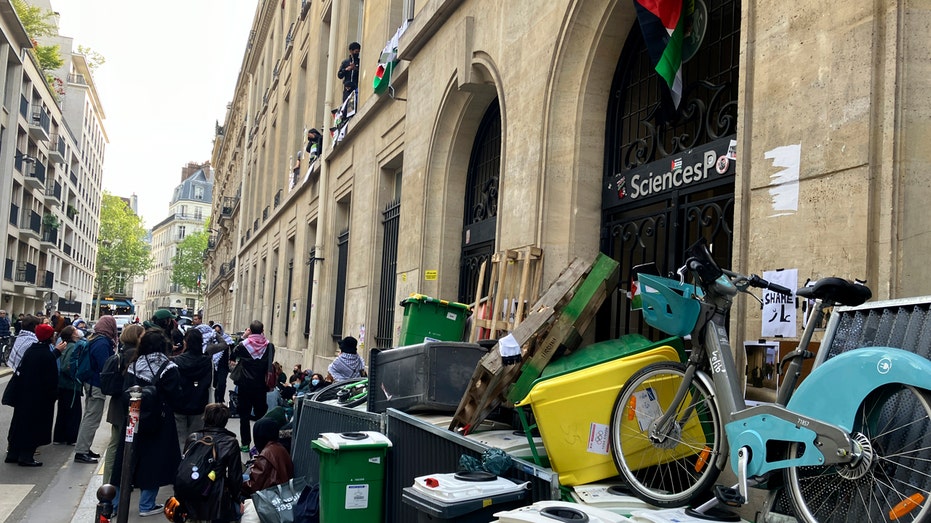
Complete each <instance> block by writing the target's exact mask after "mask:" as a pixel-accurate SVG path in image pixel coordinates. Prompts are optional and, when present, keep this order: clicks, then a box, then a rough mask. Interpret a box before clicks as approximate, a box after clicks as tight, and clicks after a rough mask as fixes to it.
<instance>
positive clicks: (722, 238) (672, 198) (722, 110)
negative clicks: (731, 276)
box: [597, 0, 740, 339]
mask: <svg viewBox="0 0 931 523" xmlns="http://www.w3.org/2000/svg"><path fill="white" fill-rule="evenodd" d="M696 3H703V4H705V5H707V11H708V18H707V20H708V22H707V28H706V32H705V37H704V40H703V42H702V44H701V47H700V48H699V49H698V51H697V53H696V54H695V56H694V57H693V58H692V59H691V60H689V61H688V62H686V63H685V64H684V65H683V85H684V89H683V96H682V101H681V103H680V105H679V107H678V108H675V107H674V106H673V105H672V101H671V99H670V97H669V93H668V89H667V88H666V86H665V83H663V81H662V79H661V78H660V77H659V75H658V74H657V73H656V72H655V71H654V70H653V66H652V63H651V61H650V57H649V54H648V52H647V49H646V46H645V45H644V42H643V36H642V34H641V33H640V26H639V25H638V24H637V23H636V22H634V25H633V27H632V29H631V31H630V34H629V36H628V38H627V41H626V42H625V44H624V49H623V50H622V52H621V58H620V60H619V62H618V66H617V69H616V70H615V75H614V82H613V85H612V89H611V92H612V93H613V96H612V97H611V99H610V100H609V102H608V115H607V123H606V130H605V144H606V147H605V172H604V177H605V183H606V184H607V183H610V182H611V181H612V180H615V179H616V177H617V176H618V175H623V174H624V173H626V172H628V171H630V170H632V169H636V168H638V167H641V166H643V165H645V164H648V163H650V162H654V161H657V160H663V159H664V158H666V157H672V159H674V158H675V157H676V156H677V155H679V154H680V153H683V152H684V151H688V150H690V149H692V148H695V147H699V146H702V145H704V144H708V143H710V142H714V141H716V140H719V139H721V138H726V137H728V136H730V135H733V134H734V133H735V132H736V121H737V85H738V82H737V80H738V73H739V70H738V58H739V51H740V47H739V46H740V1H739V0H725V1H722V2H709V1H707V0H705V1H704V2H696ZM733 194H734V188H733V178H730V177H727V178H710V179H709V180H708V181H706V182H703V183H701V184H693V185H692V186H683V187H681V188H679V189H675V190H671V191H668V192H665V193H662V194H658V195H654V196H648V197H644V198H641V199H640V200H631V199H622V200H620V202H618V201H608V200H605V202H604V203H603V205H602V208H603V210H602V230H601V249H602V251H603V252H605V253H606V254H608V255H610V256H611V257H612V258H614V259H615V260H618V261H619V262H620V264H621V279H620V281H621V284H620V285H619V287H620V289H619V292H617V293H616V294H614V295H612V296H611V299H610V300H608V301H607V302H606V306H604V307H602V310H601V311H600V312H599V317H598V322H597V328H598V334H597V335H598V336H599V338H600V339H607V338H613V337H617V336H620V335H622V334H625V333H631V332H644V331H645V330H647V329H648V327H647V326H646V325H645V324H643V323H641V316H640V314H639V313H633V314H632V313H631V311H630V304H629V302H628V300H627V297H626V292H625V291H626V290H627V289H628V285H629V279H630V277H631V273H632V271H631V269H632V268H633V267H634V266H636V265H639V264H642V263H648V262H655V263H656V265H657V268H658V269H659V271H660V273H666V272H668V271H672V270H675V269H676V268H678V267H679V266H680V265H682V263H683V260H682V257H683V252H684V250H685V248H687V247H688V246H689V245H690V244H691V243H693V242H694V241H696V240H697V239H698V238H699V237H700V236H703V237H705V238H707V239H708V240H709V242H710V243H711V244H712V246H713V248H714V255H715V259H716V261H717V262H718V263H719V264H721V265H722V266H725V267H729V266H730V260H731V250H732V244H733V232H732V229H733V227H732V225H733V222H734V196H733Z"/></svg>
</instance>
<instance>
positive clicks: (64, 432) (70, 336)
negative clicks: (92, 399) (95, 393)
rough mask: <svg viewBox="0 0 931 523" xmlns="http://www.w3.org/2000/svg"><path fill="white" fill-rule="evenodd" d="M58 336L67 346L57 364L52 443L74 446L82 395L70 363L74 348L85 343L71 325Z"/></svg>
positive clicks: (79, 422)
mask: <svg viewBox="0 0 931 523" xmlns="http://www.w3.org/2000/svg"><path fill="white" fill-rule="evenodd" d="M59 335H60V336H61V341H63V342H65V343H66V344H67V345H66V347H65V350H64V352H62V353H61V359H60V360H59V362H58V412H57V414H56V416H55V429H54V431H53V432H52V441H53V442H55V443H58V444H60V445H74V444H75V442H77V441H78V429H79V428H80V427H81V397H82V396H83V395H84V394H83V393H82V392H81V391H82V387H81V383H80V382H79V381H77V380H76V379H74V373H73V372H72V369H71V365H70V363H71V355H72V354H73V353H74V351H75V347H77V346H78V344H84V343H86V342H85V341H84V333H83V332H81V331H80V330H78V329H76V328H74V326H72V325H67V326H66V327H65V328H64V329H62V330H61V332H60V333H59Z"/></svg>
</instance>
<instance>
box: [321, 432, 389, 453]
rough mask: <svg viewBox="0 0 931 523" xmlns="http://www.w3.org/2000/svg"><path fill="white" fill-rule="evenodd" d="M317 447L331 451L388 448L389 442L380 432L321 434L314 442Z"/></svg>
mask: <svg viewBox="0 0 931 523" xmlns="http://www.w3.org/2000/svg"><path fill="white" fill-rule="evenodd" d="M314 443H316V444H317V445H319V446H321V447H324V448H329V449H333V450H339V449H346V448H352V447H355V448H365V447H390V446H391V440H389V439H388V437H387V436H385V435H384V434H382V433H380V432H373V431H363V432H323V433H321V434H320V437H319V438H318V439H316V440H314Z"/></svg>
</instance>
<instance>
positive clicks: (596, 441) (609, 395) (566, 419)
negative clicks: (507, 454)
mask: <svg viewBox="0 0 931 523" xmlns="http://www.w3.org/2000/svg"><path fill="white" fill-rule="evenodd" d="M661 361H679V353H678V352H677V351H676V349H674V348H673V347H671V346H668V345H663V346H660V347H657V348H654V349H650V350H646V351H643V352H640V353H637V354H632V355H628V356H624V357H622V358H618V359H615V360H611V361H607V362H605V363H601V364H598V365H594V366H591V367H586V368H583V369H580V370H578V371H575V372H569V373H566V374H561V375H558V376H555V377H553V378H551V379H544V380H539V381H537V382H536V383H535V384H534V386H533V388H532V389H531V390H530V393H529V394H527V397H525V398H524V399H523V400H521V401H520V403H518V406H525V405H529V406H530V407H531V409H533V415H534V418H535V419H536V423H537V427H538V428H539V430H540V436H541V437H542V438H543V446H544V447H545V448H546V454H547V456H548V457H549V460H550V466H551V467H552V468H553V470H554V471H556V472H557V473H559V483H560V484H562V485H566V486H572V485H584V484H586V483H592V482H594V481H599V480H602V479H605V478H610V477H612V476H616V475H617V474H618V471H617V468H616V467H615V466H614V459H613V458H612V456H611V445H610V441H609V439H608V438H609V432H610V428H609V424H610V422H611V409H612V408H613V407H614V401H615V400H616V399H617V394H618V392H620V389H621V387H622V386H623V385H624V383H625V382H626V381H627V380H628V379H629V378H630V377H631V376H632V375H633V374H634V373H635V372H637V371H638V370H640V369H642V368H643V367H644V366H646V365H649V364H651V363H657V362H661ZM634 423H636V421H634ZM691 430H701V429H700V426H699V424H698V423H697V422H696V423H695V424H694V427H691V426H690V425H687V426H686V431H691ZM641 450H643V449H642V448H633V449H631V452H637V451H641ZM625 452H626V451H625ZM627 455H628V456H630V454H627Z"/></svg>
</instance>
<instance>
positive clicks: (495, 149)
mask: <svg viewBox="0 0 931 523" xmlns="http://www.w3.org/2000/svg"><path fill="white" fill-rule="evenodd" d="M500 170H501V108H500V106H499V105H498V99H497V98H496V99H495V100H494V101H492V103H491V105H490V106H489V107H488V109H486V110H485V115H484V116H483V117H482V122H481V123H480V124H479V126H478V131H477V132H476V135H475V143H474V145H473V146H472V154H471V157H470V158H469V171H468V175H467V178H466V186H465V198H466V199H465V208H464V211H463V214H464V216H463V220H462V221H463V224H462V255H461V258H460V262H459V297H458V300H459V301H460V302H461V303H472V302H474V301H475V288H476V285H477V284H478V278H479V271H480V270H481V266H482V262H484V261H488V260H490V259H491V255H492V254H493V253H494V251H495V225H496V223H497V219H498V179H499V175H500ZM488 270H490V267H487V266H486V271H488ZM485 281H488V280H487V279H486V280H485Z"/></svg>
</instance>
